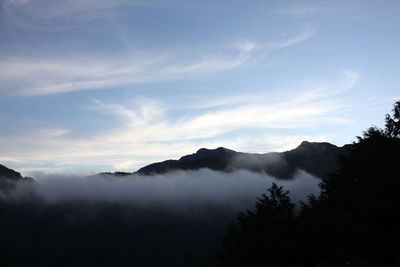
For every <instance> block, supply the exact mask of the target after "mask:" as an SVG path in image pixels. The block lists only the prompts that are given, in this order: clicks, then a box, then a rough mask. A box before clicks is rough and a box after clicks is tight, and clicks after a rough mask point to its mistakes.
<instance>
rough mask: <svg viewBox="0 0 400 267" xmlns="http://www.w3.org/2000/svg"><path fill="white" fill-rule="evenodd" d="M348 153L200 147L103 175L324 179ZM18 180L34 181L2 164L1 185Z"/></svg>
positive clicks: (331, 148)
mask: <svg viewBox="0 0 400 267" xmlns="http://www.w3.org/2000/svg"><path fill="white" fill-rule="evenodd" d="M347 153H349V145H345V146H343V147H338V146H335V145H333V144H330V143H326V142H322V143H317V142H307V141H304V142H302V143H301V144H300V145H299V146H298V147H296V148H295V149H292V150H289V151H285V152H270V153H264V154H256V153H244V152H236V151H234V150H230V149H227V148H224V147H219V148H216V149H206V148H201V149H199V150H198V151H197V152H196V153H193V154H190V155H186V156H183V157H181V158H180V159H178V160H172V159H170V160H165V161H162V162H156V163H153V164H150V165H147V166H145V167H143V168H140V169H139V170H138V171H136V172H131V173H130V172H113V173H111V172H107V173H101V174H102V175H113V176H126V175H132V174H139V175H155V174H165V173H167V172H172V171H179V170H182V171H187V170H198V169H202V168H208V169H211V170H215V171H223V172H232V171H235V170H249V171H252V172H264V173H267V174H269V175H271V176H274V177H277V178H279V179H290V178H292V177H293V175H294V173H295V172H296V170H298V169H300V170H304V171H306V172H308V173H310V174H312V175H314V176H317V177H323V176H324V175H326V174H328V173H332V172H335V171H336V170H337V168H338V163H337V159H338V157H340V156H342V155H345V154H347ZM13 181H14V182H15V181H24V182H25V181H29V182H32V181H34V179H33V178H30V177H23V176H22V175H21V174H20V173H19V172H16V171H14V170H12V169H9V168H7V167H5V166H3V165H1V164H0V184H5V183H7V184H8V183H9V182H13Z"/></svg>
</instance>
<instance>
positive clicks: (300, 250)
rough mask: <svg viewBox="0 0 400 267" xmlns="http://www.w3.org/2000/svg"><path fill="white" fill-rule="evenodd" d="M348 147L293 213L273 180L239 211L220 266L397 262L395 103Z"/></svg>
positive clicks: (399, 194)
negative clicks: (318, 190)
mask: <svg viewBox="0 0 400 267" xmlns="http://www.w3.org/2000/svg"><path fill="white" fill-rule="evenodd" d="M348 149H349V151H350V152H349V154H348V155H347V156H345V157H341V160H340V168H339V169H338V171H337V172H335V173H333V174H330V175H327V176H325V177H323V181H322V183H321V194H320V195H319V196H310V197H309V199H308V202H307V203H303V205H302V208H301V211H300V212H299V213H297V214H296V213H294V212H293V203H292V202H291V200H290V198H289V197H288V195H287V193H286V192H285V191H284V190H283V189H282V188H280V187H278V186H276V185H274V186H273V187H271V188H270V189H269V194H267V195H263V196H262V197H261V198H259V199H258V200H257V202H256V207H255V208H254V209H251V210H247V211H244V212H242V213H240V214H239V216H238V218H237V220H236V223H235V224H233V225H232V226H231V227H230V228H229V230H228V232H227V233H226V235H225V238H224V246H223V247H222V248H221V249H220V251H219V260H220V264H221V266H400V216H399V214H398V212H399V206H400V163H399V155H400V101H398V102H396V104H395V106H394V109H393V117H391V116H390V115H387V116H386V125H385V129H383V130H382V129H378V128H376V127H371V128H370V129H368V130H367V131H365V132H364V133H363V137H358V141H357V142H355V143H353V144H352V145H349V146H348Z"/></svg>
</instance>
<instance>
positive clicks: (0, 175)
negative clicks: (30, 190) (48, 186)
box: [0, 164, 35, 189]
mask: <svg viewBox="0 0 400 267" xmlns="http://www.w3.org/2000/svg"><path fill="white" fill-rule="evenodd" d="M16 182H35V180H34V179H33V178H30V177H23V176H22V175H21V174H20V173H19V172H16V171H14V170H12V169H9V168H7V167H6V166H4V165H1V164H0V189H5V188H10V187H11V186H13V185H14V184H15V183H16Z"/></svg>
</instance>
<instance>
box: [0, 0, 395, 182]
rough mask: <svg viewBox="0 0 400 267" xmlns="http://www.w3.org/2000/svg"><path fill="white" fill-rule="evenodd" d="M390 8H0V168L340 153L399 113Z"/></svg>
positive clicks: (4, 4)
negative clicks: (320, 147) (317, 149)
mask: <svg viewBox="0 0 400 267" xmlns="http://www.w3.org/2000/svg"><path fill="white" fill-rule="evenodd" d="M399 12H400V2H399V1H397V0H395V1H390V0H387V1H370V0H362V1H361V0H348V1H341V0H338V1H290V0H287V1H272V0H265V1H261V0H252V1H248V0H230V1H224V0H220V1H216V0H213V1H209V0H203V1H193V0H186V1H183V0H169V1H167V0H146V1H145V0H137V1H135V0H130V1H128V0H113V1H108V0H62V1H61V0H0V163H1V164H3V165H6V166H8V167H10V168H13V169H16V170H18V171H21V172H22V173H23V174H25V175H29V174H32V173H35V172H50V173H51V172H63V173H95V172H101V171H135V170H137V169H138V168H140V167H142V166H145V165H147V164H149V163H152V162H156V161H161V160H166V159H176V158H179V157H181V156H183V155H185V154H190V153H194V152H195V151H197V150H198V149H199V148H202V147H206V148H217V147H220V146H223V147H227V148H230V149H233V150H237V151H242V152H254V153H265V152H271V151H285V150H289V149H293V148H295V147H296V146H298V145H299V144H300V143H301V141H303V140H308V141H315V142H322V141H326V142H330V143H333V144H335V145H343V144H346V143H350V142H352V141H353V140H355V136H357V135H361V134H362V131H363V130H365V129H366V128H368V127H370V126H371V125H377V126H378V127H382V126H383V119H384V115H385V114H386V113H390V112H391V108H392V104H393V103H394V102H395V101H397V100H399V99H400V90H399V84H400V75H399V74H400V64H399V61H400V53H399V49H398V48H399V46H400V44H399V43H400V27H399V26H400V16H398V14H399Z"/></svg>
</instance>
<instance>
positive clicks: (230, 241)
mask: <svg viewBox="0 0 400 267" xmlns="http://www.w3.org/2000/svg"><path fill="white" fill-rule="evenodd" d="M268 191H269V195H268V196H267V195H265V194H263V195H262V197H261V198H258V199H257V202H256V204H255V207H254V209H253V210H250V209H248V210H246V211H245V212H242V213H240V214H239V216H238V218H237V222H236V224H234V225H232V226H231V227H230V228H229V230H228V232H227V234H226V236H225V239H224V248H223V249H222V250H221V251H220V252H219V259H220V263H221V265H222V266H264V263H265V261H266V260H268V261H269V262H270V263H271V264H272V266H285V265H286V264H287V262H286V261H285V260H283V261H282V258H281V257H282V252H288V251H290V250H292V248H291V246H292V245H291V244H290V243H288V242H286V241H287V240H288V239H289V238H290V236H291V235H292V232H293V229H294V228H293V219H294V211H293V208H294V204H293V203H292V202H291V200H290V198H289V196H288V193H289V192H288V191H286V192H284V191H283V189H282V187H279V186H277V185H276V184H275V183H274V184H273V185H272V186H271V187H270V188H269V189H268ZM281 240H285V242H281Z"/></svg>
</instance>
